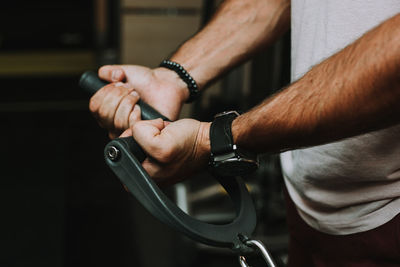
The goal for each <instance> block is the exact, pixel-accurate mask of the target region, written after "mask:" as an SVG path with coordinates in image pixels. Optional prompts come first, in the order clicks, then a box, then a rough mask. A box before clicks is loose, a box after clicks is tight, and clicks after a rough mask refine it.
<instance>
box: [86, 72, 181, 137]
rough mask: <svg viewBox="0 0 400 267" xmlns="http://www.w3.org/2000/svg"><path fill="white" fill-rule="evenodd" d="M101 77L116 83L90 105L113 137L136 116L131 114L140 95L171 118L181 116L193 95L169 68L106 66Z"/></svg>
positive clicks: (101, 91)
mask: <svg viewBox="0 0 400 267" xmlns="http://www.w3.org/2000/svg"><path fill="white" fill-rule="evenodd" d="M99 77H100V78H101V79H103V80H106V81H109V82H112V83H111V84H109V85H107V86H105V87H103V88H102V89H100V90H99V91H98V92H97V93H96V94H95V95H94V96H93V97H92V98H91V100H90V105H89V108H90V110H91V112H92V113H93V115H94V116H95V117H96V118H97V120H98V121H99V124H100V125H101V126H102V127H104V128H106V129H108V130H109V132H110V137H111V138H115V137H117V136H119V135H120V134H121V133H122V132H123V131H124V130H126V129H128V128H129V125H132V124H133V123H134V122H135V120H136V118H135V116H132V115H131V113H132V111H133V108H134V106H135V104H136V103H137V101H138V100H139V96H140V98H141V99H142V100H143V101H145V102H146V103H148V104H149V105H150V106H152V107H154V108H155V109H156V110H158V111H159V112H160V113H161V114H163V115H164V116H166V117H168V118H169V119H171V120H175V119H177V117H178V116H179V113H180V110H181V108H182V105H183V103H184V102H185V100H186V99H187V98H188V96H189V91H188V89H187V85H186V84H185V83H184V82H183V81H182V80H181V79H180V78H179V76H178V75H177V74H176V73H175V72H173V71H171V70H168V69H164V68H156V69H149V68H146V67H142V66H135V65H113V66H103V67H102V68H100V69H99Z"/></svg>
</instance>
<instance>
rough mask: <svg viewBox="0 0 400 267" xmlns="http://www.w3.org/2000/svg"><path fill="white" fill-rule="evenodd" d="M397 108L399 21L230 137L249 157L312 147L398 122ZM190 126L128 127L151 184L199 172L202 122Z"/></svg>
mask: <svg viewBox="0 0 400 267" xmlns="http://www.w3.org/2000/svg"><path fill="white" fill-rule="evenodd" d="M399 103H400V14H399V15H397V16H395V17H393V18H391V19H389V20H387V21H386V22H384V23H382V24H381V25H380V26H378V27H376V28H375V29H373V30H371V31H370V32H368V33H366V34H365V35H364V36H362V37H361V38H360V39H359V40H357V41H356V42H354V43H353V44H351V45H349V46H348V47H346V48H345V49H343V50H342V51H340V52H338V53H337V54H335V55H333V56H332V57H330V58H328V59H326V60H325V61H323V62H322V63H321V64H319V65H317V66H315V67H314V68H312V69H311V70H310V71H309V72H308V73H307V74H305V75H304V76H303V78H301V79H300V80H298V81H297V82H295V83H293V84H292V85H290V86H289V87H288V88H286V89H284V90H283V91H281V92H279V93H277V94H276V95H275V96H273V97H271V98H269V99H267V100H265V101H264V102H263V103H262V104H260V105H259V106H257V107H255V108H254V109H252V110H251V111H249V112H247V113H245V114H243V115H241V116H239V117H238V118H236V119H235V120H234V121H233V124H232V133H233V137H234V141H235V143H236V144H238V145H239V146H240V147H243V148H247V149H248V150H252V151H257V152H278V151H283V150H288V149H295V148H300V147H307V146H313V145H319V144H324V143H328V142H333V141H336V140H339V139H342V138H346V137H351V136H355V135H358V134H362V133H365V132H368V131H372V130H377V129H381V128H384V127H388V126H391V125H394V124H397V123H400V104H399ZM193 121H194V120H192V121H190V122H184V121H178V122H179V124H178V123H171V124H169V125H167V126H166V127H165V126H161V127H158V128H157V129H155V127H154V121H141V122H138V123H135V124H134V125H133V127H132V133H133V136H134V138H135V139H136V140H137V141H138V142H139V143H140V144H144V146H143V147H144V149H145V150H146V152H147V153H148V154H149V155H151V156H153V158H154V159H156V161H153V162H152V163H151V164H149V165H146V166H145V165H144V167H145V168H146V170H149V172H150V175H153V176H154V177H155V178H158V181H163V180H168V179H170V178H171V177H175V176H179V175H180V174H182V175H183V176H185V175H187V173H189V172H191V171H193V170H195V169H199V168H201V167H205V166H206V164H207V158H208V157H209V156H210V141H209V128H210V123H205V122H202V123H200V122H197V123H195V122H196V121H194V122H193ZM150 129H152V130H153V132H151V131H150ZM146 132H147V133H152V134H153V135H151V136H152V137H149V136H150V134H147V135H146ZM173 136H178V138H176V137H175V138H173ZM168 137H169V138H168ZM166 140H168V141H166ZM155 151H157V153H154V152H155ZM181 155H185V157H184V159H183V160H180V159H181V158H182V156H181ZM157 162H163V164H162V165H160V164H158V163H157ZM171 162H173V164H171ZM150 165H151V167H150ZM166 166H167V167H170V168H172V170H173V171H171V170H169V171H170V172H165V171H164V170H165V168H166ZM155 170H157V171H155ZM169 173H171V174H172V175H169Z"/></svg>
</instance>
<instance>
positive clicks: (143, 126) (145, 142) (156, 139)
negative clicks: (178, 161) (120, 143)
mask: <svg viewBox="0 0 400 267" xmlns="http://www.w3.org/2000/svg"><path fill="white" fill-rule="evenodd" d="M164 127H165V126H164V121H163V120H162V119H156V120H148V121H138V122H136V123H134V124H133V125H132V127H131V130H132V135H133V138H134V139H135V140H136V141H137V142H138V143H139V144H140V146H141V147H142V148H143V149H144V150H145V152H146V153H147V154H149V155H152V154H154V153H155V152H156V151H157V149H158V148H159V147H160V144H161V140H160V139H161V138H160V134H161V130H162V129H164Z"/></svg>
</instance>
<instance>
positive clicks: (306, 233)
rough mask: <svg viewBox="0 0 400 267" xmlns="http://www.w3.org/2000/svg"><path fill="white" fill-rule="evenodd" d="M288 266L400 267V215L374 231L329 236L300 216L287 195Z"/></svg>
mask: <svg viewBox="0 0 400 267" xmlns="http://www.w3.org/2000/svg"><path fill="white" fill-rule="evenodd" d="M286 203H287V220H288V229H289V233H290V243H289V263H288V265H287V266H288V267H313V266H316V267H389V266H390V267H395V266H396V267H400V214H399V215H397V216H396V217H395V218H393V219H392V220H391V221H389V222H387V223H386V224H384V225H381V226H379V227H377V228H375V229H373V230H369V231H366V232H361V233H356V234H350V235H329V234H325V233H322V232H319V231H317V230H315V229H314V228H311V227H310V226H309V225H308V224H306V223H305V222H304V221H303V219H302V218H301V217H300V216H299V214H298V212H297V210H296V208H295V206H294V203H293V201H292V200H291V199H290V197H289V196H288V194H287V192H286Z"/></svg>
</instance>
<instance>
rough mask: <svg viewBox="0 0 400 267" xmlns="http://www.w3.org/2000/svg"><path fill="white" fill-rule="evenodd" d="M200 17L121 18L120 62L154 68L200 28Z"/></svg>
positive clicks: (146, 16) (145, 16)
mask: <svg viewBox="0 0 400 267" xmlns="http://www.w3.org/2000/svg"><path fill="white" fill-rule="evenodd" d="M199 25H200V17H199V16H148V15H140V16H139V15H124V16H123V19H122V49H121V53H122V62H123V63H124V64H139V65H144V66H148V67H155V66H157V65H158V64H159V63H160V62H161V61H162V60H163V59H165V58H167V57H168V56H169V55H171V54H172V53H173V51H175V50H176V49H177V48H178V46H179V45H180V44H181V43H183V42H184V41H185V40H186V39H188V38H189V37H190V36H191V35H193V34H194V33H195V32H196V31H197V30H198V28H199Z"/></svg>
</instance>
